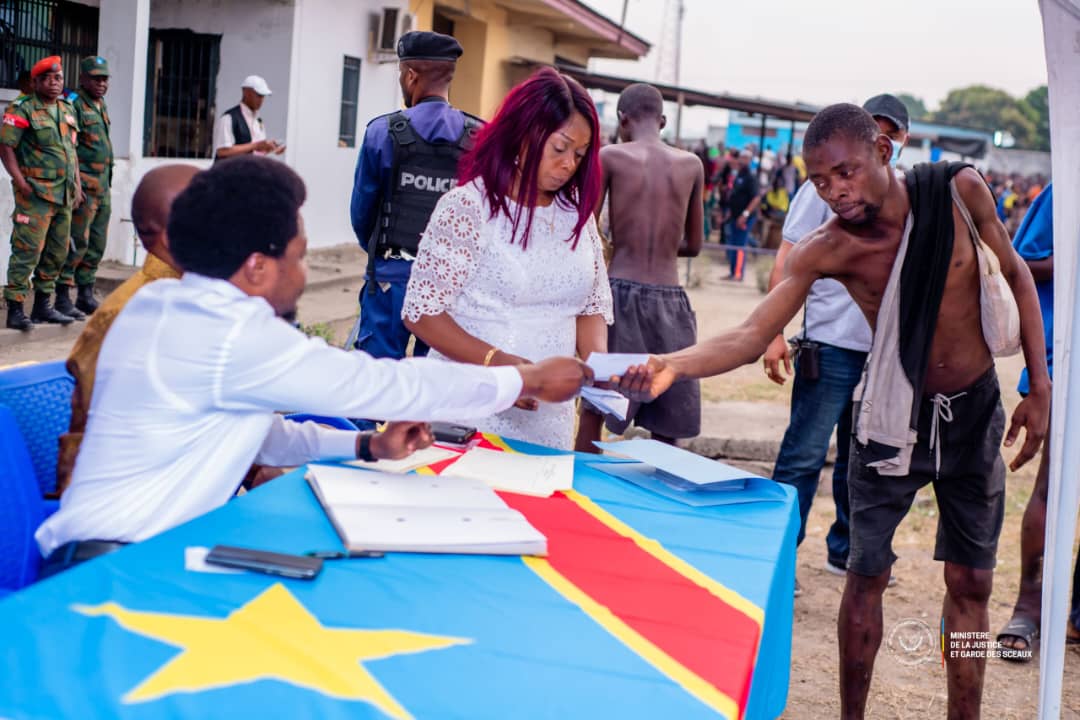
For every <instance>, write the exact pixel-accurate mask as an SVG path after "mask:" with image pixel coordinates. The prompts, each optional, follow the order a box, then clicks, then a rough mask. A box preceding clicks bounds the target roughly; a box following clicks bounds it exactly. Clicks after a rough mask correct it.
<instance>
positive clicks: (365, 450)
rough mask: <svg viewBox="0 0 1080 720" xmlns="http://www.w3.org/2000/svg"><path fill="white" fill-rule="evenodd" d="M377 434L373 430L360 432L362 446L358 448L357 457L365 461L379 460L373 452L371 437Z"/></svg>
mask: <svg viewBox="0 0 1080 720" xmlns="http://www.w3.org/2000/svg"><path fill="white" fill-rule="evenodd" d="M374 436H375V433H372V432H362V433H360V447H359V449H357V452H356V457H357V458H358V459H360V460H363V461H364V462H377V461H378V459H379V458H377V457H375V456H374V455H372V454H371V438H372V437H374Z"/></svg>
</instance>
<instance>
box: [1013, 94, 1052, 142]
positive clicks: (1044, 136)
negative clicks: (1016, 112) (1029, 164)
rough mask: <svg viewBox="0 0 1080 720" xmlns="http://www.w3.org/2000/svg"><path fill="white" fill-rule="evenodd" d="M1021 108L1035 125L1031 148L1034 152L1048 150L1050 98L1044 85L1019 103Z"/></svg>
mask: <svg viewBox="0 0 1080 720" xmlns="http://www.w3.org/2000/svg"><path fill="white" fill-rule="evenodd" d="M1020 105H1021V107H1023V108H1024V109H1025V114H1027V115H1028V117H1030V118H1031V119H1032V121H1034V123H1035V138H1034V142H1033V143H1032V147H1033V148H1034V149H1036V150H1046V151H1049V150H1050V98H1049V95H1048V93H1047V89H1046V86H1045V85H1040V86H1039V87H1037V88H1035V89H1034V90H1032V91H1031V92H1029V93H1028V94H1027V95H1025V96H1024V99H1023V100H1021V101H1020Z"/></svg>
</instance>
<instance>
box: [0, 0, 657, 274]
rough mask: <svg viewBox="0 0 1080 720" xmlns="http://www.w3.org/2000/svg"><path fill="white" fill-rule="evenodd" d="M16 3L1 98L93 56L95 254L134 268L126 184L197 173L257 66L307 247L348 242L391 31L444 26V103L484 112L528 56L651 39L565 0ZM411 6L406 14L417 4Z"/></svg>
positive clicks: (1, 254)
mask: <svg viewBox="0 0 1080 720" xmlns="http://www.w3.org/2000/svg"><path fill="white" fill-rule="evenodd" d="M412 5H413V8H412V12H410V7H409V0H229V1H228V2H223V1H222V0H80V1H79V2H72V1H69V0H21V2H19V3H13V4H12V3H4V4H3V5H0V40H2V42H0V102H4V103H6V102H7V101H9V100H10V99H12V98H14V97H15V96H16V95H17V94H18V91H17V90H16V89H15V79H16V76H17V74H18V71H19V70H21V69H24V68H29V67H30V66H31V65H32V64H33V63H34V62H35V61H36V60H38V59H39V58H41V57H44V56H46V55H50V54H60V55H61V56H62V57H63V58H64V65H65V72H66V80H67V84H68V86H69V87H72V88H74V87H77V85H78V59H79V58H80V57H81V56H84V55H89V54H99V55H102V56H104V57H106V58H107V59H108V61H109V64H110V68H111V71H112V79H111V82H110V88H109V93H108V95H107V97H106V101H107V102H108V105H109V112H110V115H111V119H112V140H113V145H114V148H115V154H116V168H115V172H114V182H113V196H112V197H113V217H112V225H111V227H110V229H109V247H108V250H107V252H106V256H105V257H106V259H112V260H120V261H123V262H127V263H133V264H135V263H141V262H142V257H143V255H142V251H141V248H139V245H138V242H137V241H136V239H135V237H134V233H133V231H132V227H131V224H130V222H126V221H127V220H128V219H130V217H131V213H130V202H131V194H132V191H133V190H134V187H135V185H136V184H137V183H138V181H139V179H140V178H141V177H142V176H143V175H144V174H145V173H146V172H147V171H148V170H150V169H151V168H153V167H156V166H158V165H161V164H163V163H171V162H185V163H191V164H194V165H197V166H199V167H209V166H210V163H211V160H210V157H211V154H212V150H213V148H212V143H213V127H214V122H215V120H216V119H217V118H220V117H221V114H222V113H223V112H224V111H225V110H227V109H228V108H230V107H232V106H233V105H235V104H237V103H238V102H239V101H240V83H241V81H242V80H243V78H244V77H246V76H247V75H251V74H257V75H262V76H263V77H264V78H266V81H267V83H268V84H269V85H270V88H271V90H272V91H273V95H272V96H270V97H269V98H267V100H266V102H265V104H264V105H263V108H262V111H261V115H262V118H263V121H264V123H265V126H266V129H267V134H268V136H269V137H270V138H272V139H276V140H278V141H284V142H285V143H286V145H287V149H286V151H285V154H284V155H283V156H281V159H282V160H283V161H284V162H286V163H288V164H289V165H290V166H292V167H293V168H294V169H295V170H296V171H297V172H298V173H299V174H300V175H301V177H303V178H304V181H305V182H306V183H307V186H308V200H307V203H306V205H305V206H304V210H303V212H304V220H305V224H306V228H307V233H308V236H309V239H310V244H311V245H312V246H313V247H322V246H329V245H337V244H341V243H347V242H353V241H354V236H353V232H352V227H351V225H350V223H349V198H350V194H351V191H352V185H353V172H354V169H355V165H356V156H357V151H358V146H359V143H360V141H361V139H362V137H363V132H364V127H365V125H366V124H367V123H368V121H369V120H371V119H372V118H374V117H375V116H377V115H381V114H383V113H386V112H390V111H392V110H394V109H395V108H398V107H400V106H401V91H400V89H399V88H398V83H397V77H398V67H397V56H396V46H397V38H398V37H399V36H400V35H401V34H402V33H403V32H405V31H407V30H410V29H420V30H422V29H435V30H438V31H440V32H446V33H448V34H452V35H454V36H456V37H457V38H458V39H459V40H460V42H461V43H462V45H463V46H464V48H465V55H464V57H463V58H462V60H461V62H460V63H459V68H458V73H457V79H456V81H455V83H454V86H453V96H452V98H451V99H452V101H453V102H454V104H455V105H458V106H459V107H461V108H462V109H464V110H467V111H470V112H472V113H474V114H478V115H481V116H485V117H486V116H490V114H491V112H492V111H493V110H494V109H495V107H496V106H497V105H498V103H499V101H500V100H501V99H502V97H503V96H504V95H505V93H506V91H507V90H509V88H510V87H511V86H512V85H513V84H514V83H516V82H517V81H518V80H520V79H521V78H523V77H524V76H525V75H527V74H528V73H529V72H530V71H531V70H532V69H533V68H534V67H535V66H536V64H547V63H554V62H555V61H559V62H570V63H573V64H575V65H579V66H581V67H584V66H585V64H586V63H587V62H588V60H589V59H590V58H592V57H620V58H637V57H641V56H642V55H644V54H645V53H646V52H647V51H648V47H649V46H648V43H646V42H645V41H644V40H641V39H640V38H638V37H636V36H634V35H632V34H630V33H627V32H623V31H621V30H620V29H619V27H618V26H617V25H616V24H615V23H613V22H612V21H611V20H609V19H607V18H605V17H603V16H602V15H599V14H597V13H596V12H595V11H593V10H591V9H589V8H588V7H587V6H586V5H584V4H583V3H581V2H578V1H577V0H498V1H496V0H445V1H444V2H438V3H433V2H430V1H429V0H421V1H417V0H412ZM414 13H415V14H414ZM13 209H14V199H13V197H12V194H11V185H10V183H7V182H4V183H2V184H0V277H6V273H7V258H8V255H9V254H10V243H9V242H8V239H9V238H10V236H11V215H12V212H13Z"/></svg>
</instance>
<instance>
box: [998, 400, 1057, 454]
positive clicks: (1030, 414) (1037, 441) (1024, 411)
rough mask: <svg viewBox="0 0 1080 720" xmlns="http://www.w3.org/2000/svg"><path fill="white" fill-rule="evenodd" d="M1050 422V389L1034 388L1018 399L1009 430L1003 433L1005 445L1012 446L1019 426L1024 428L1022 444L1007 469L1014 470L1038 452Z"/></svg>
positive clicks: (1018, 433) (1018, 432)
mask: <svg viewBox="0 0 1080 720" xmlns="http://www.w3.org/2000/svg"><path fill="white" fill-rule="evenodd" d="M1049 423H1050V391H1049V390H1045V391H1038V392H1036V391H1035V390H1034V389H1033V390H1032V392H1031V393H1029V394H1028V396H1027V397H1026V398H1024V399H1023V400H1021V401H1020V404H1019V405H1017V406H1016V410H1014V411H1013V416H1012V422H1011V423H1010V424H1009V431H1008V432H1007V433H1005V447H1012V446H1013V443H1015V442H1016V438H1017V437H1019V436H1020V428H1023V429H1024V431H1025V432H1024V444H1023V445H1022V446H1021V447H1020V452H1018V453H1017V454H1016V457H1014V458H1013V461H1012V462H1011V463H1009V470H1012V471H1014V472H1015V471H1016V470H1019V469H1020V468H1021V467H1023V466H1024V464H1025V463H1027V461H1028V460H1030V459H1031V458H1033V457H1035V454H1036V453H1038V452H1039V446H1041V445H1042V442H1043V439H1044V438H1045V437H1046V430H1047V425H1048V424H1049Z"/></svg>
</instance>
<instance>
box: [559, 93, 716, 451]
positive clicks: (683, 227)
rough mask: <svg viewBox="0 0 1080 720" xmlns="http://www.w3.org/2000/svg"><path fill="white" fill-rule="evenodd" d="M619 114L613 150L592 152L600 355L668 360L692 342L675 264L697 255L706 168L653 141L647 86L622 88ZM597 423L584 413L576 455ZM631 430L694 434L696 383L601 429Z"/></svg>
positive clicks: (660, 116) (656, 115)
mask: <svg viewBox="0 0 1080 720" xmlns="http://www.w3.org/2000/svg"><path fill="white" fill-rule="evenodd" d="M618 113H619V139H620V141H621V142H620V143H619V144H617V145H608V146H606V147H604V148H602V149H601V150H600V163H601V165H602V167H603V183H604V193H605V194H607V195H608V202H609V208H608V214H609V217H610V221H611V242H612V246H613V248H614V254H613V256H612V258H611V266H610V267H609V268H608V277H609V278H610V279H611V295H612V300H613V304H614V308H615V323H614V324H613V325H612V326H610V327H609V328H608V352H613V353H668V352H674V351H676V350H681V349H683V348H685V347H689V346H690V345H693V344H694V343H695V342H696V340H697V321H696V319H695V317H694V311H693V310H692V309H691V308H690V300H689V298H687V297H686V293H685V292H684V291H683V289H682V287H680V285H679V273H678V269H677V267H676V260H677V258H680V257H696V256H697V255H698V253H700V252H701V244H702V242H703V241H704V239H705V225H704V214H705V207H704V204H703V199H702V192H703V188H704V186H705V170H704V168H703V167H702V164H701V159H700V158H698V156H697V155H694V154H693V153H690V152H686V151H684V150H678V149H676V148H673V147H671V146H669V145H666V144H664V142H663V141H662V140H661V139H660V131H661V130H662V129H663V128H664V125H665V123H666V119H665V118H664V100H663V98H662V97H661V95H660V91H658V90H657V89H656V88H654V87H653V86H651V85H646V84H643V83H637V84H634V85H630V86H629V87H627V88H626V89H625V90H623V92H622V94H620V95H619V104H618ZM602 421H603V418H601V417H600V416H599V415H597V414H595V413H594V412H592V411H591V410H590V409H588V408H587V407H585V406H583V407H582V413H581V425H580V429H579V432H578V442H577V449H578V450H580V451H584V452H596V448H595V447H594V446H593V445H592V441H593V440H597V439H599V437H600V423H601V422H602ZM631 423H633V424H635V425H637V426H638V427H643V428H645V429H647V430H649V431H650V432H651V433H652V436H653V438H654V439H656V440H660V441H662V442H666V443H674V442H675V440H676V439H677V438H688V437H694V436H695V435H697V434H698V433H699V432H700V429H701V392H700V386H699V383H698V381H697V380H686V381H683V382H679V383H677V384H676V385H675V387H673V388H672V389H671V390H670V391H669V392H667V393H666V394H665V395H664V396H663V397H661V398H659V399H657V400H654V401H652V402H648V403H644V404H639V403H631V405H630V410H629V412H628V414H627V418H626V420H625V421H619V420H617V419H616V418H614V417H608V418H607V425H608V429H609V430H611V431H612V432H614V433H618V434H622V433H623V432H624V431H625V430H626V428H627V427H629V426H630V424H631Z"/></svg>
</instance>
